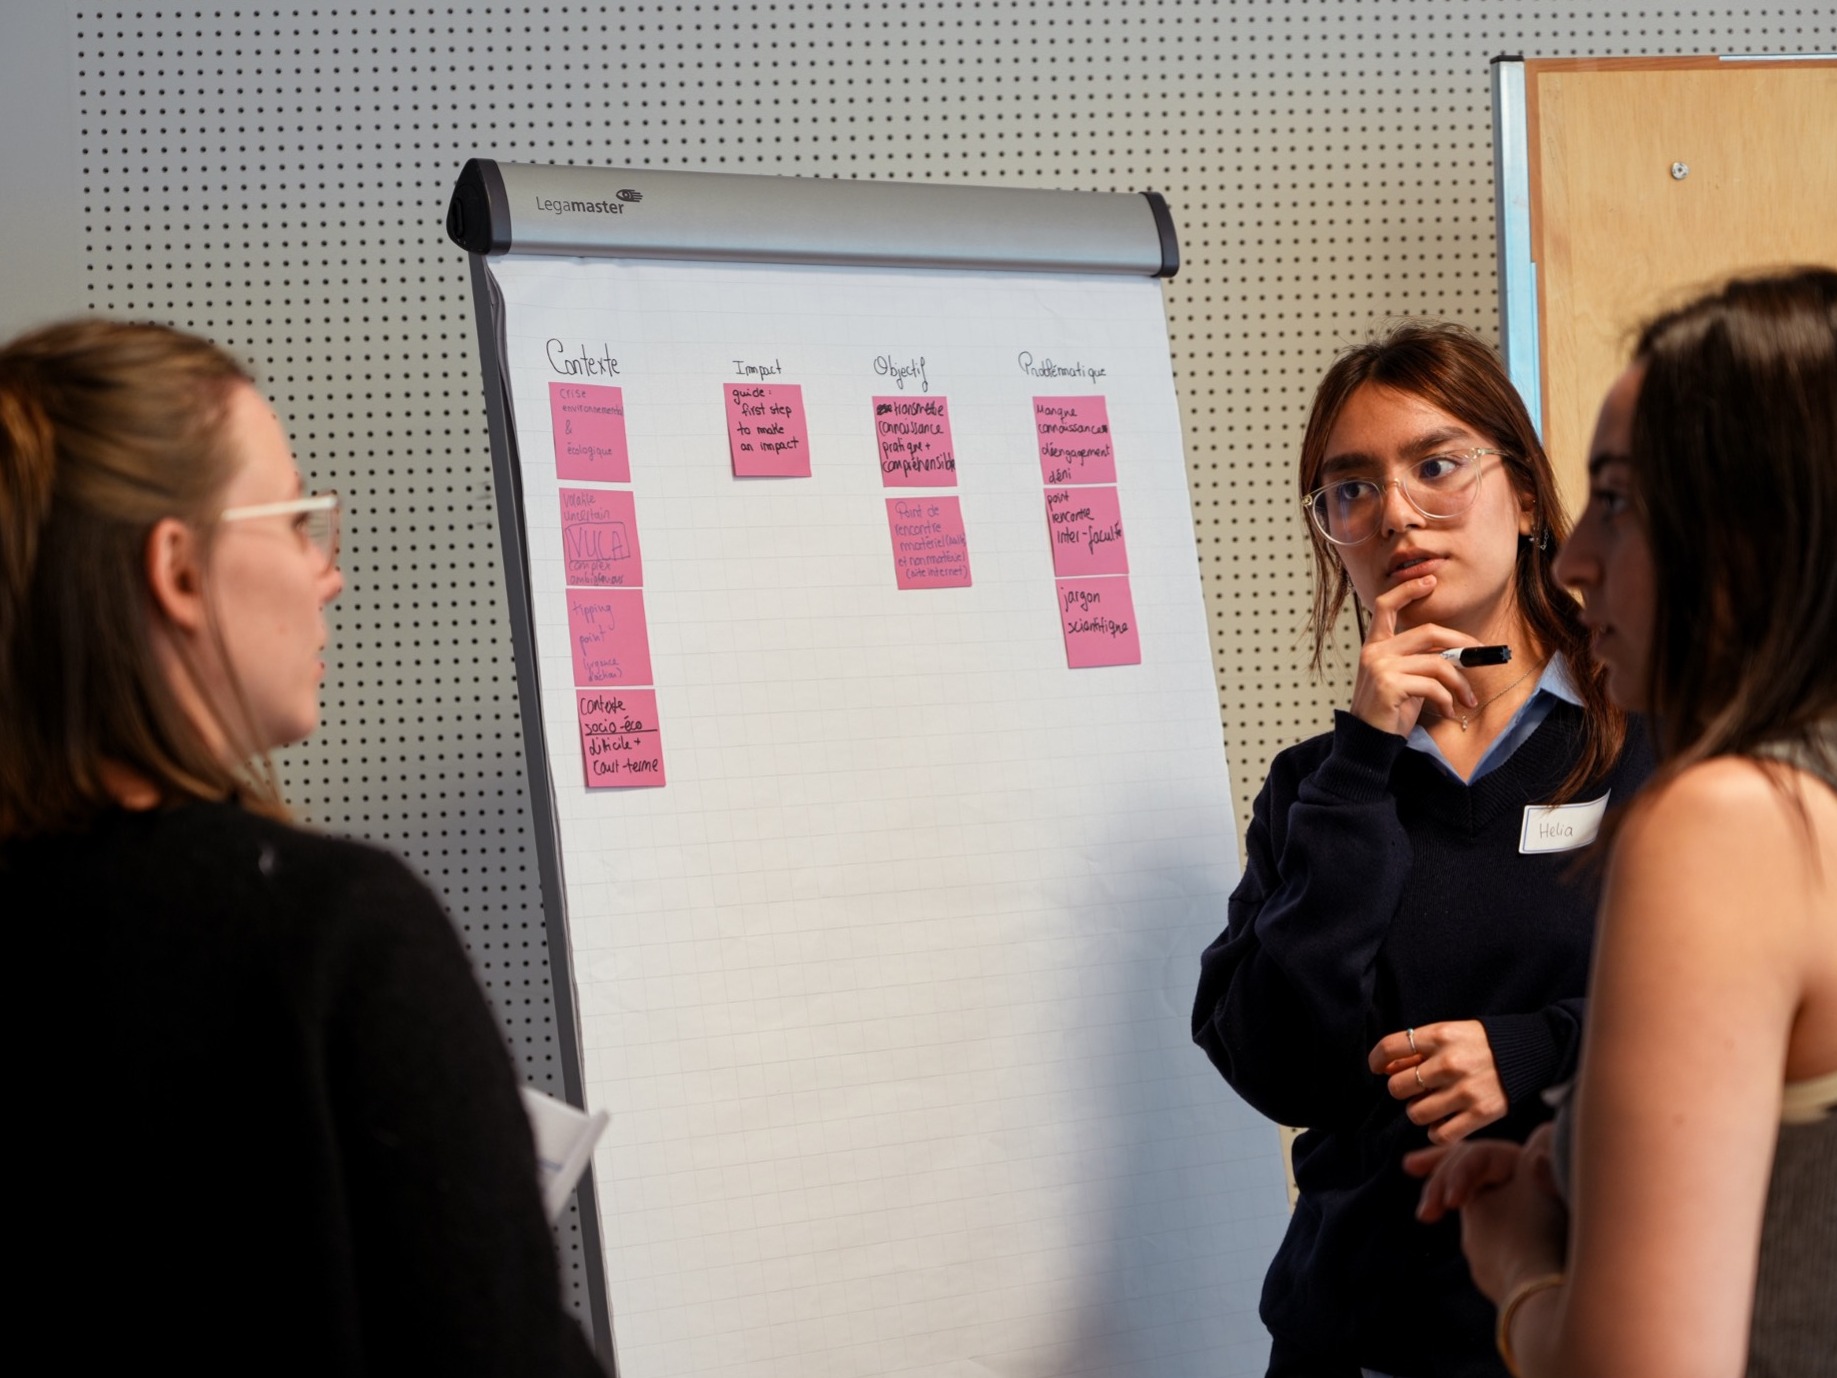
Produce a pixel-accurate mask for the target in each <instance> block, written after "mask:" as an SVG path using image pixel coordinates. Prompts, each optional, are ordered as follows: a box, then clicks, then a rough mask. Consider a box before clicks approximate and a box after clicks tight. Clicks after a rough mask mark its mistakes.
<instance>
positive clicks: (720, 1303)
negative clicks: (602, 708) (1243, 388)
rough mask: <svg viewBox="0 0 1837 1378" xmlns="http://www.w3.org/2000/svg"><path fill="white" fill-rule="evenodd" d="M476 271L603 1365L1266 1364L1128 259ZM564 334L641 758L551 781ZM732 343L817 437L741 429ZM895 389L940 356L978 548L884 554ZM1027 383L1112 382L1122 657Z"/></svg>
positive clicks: (1253, 1235) (557, 740)
mask: <svg viewBox="0 0 1837 1378" xmlns="http://www.w3.org/2000/svg"><path fill="white" fill-rule="evenodd" d="M491 271H492V272H493V273H494V274H495V276H496V278H497V280H498V283H499V285H500V287H501V289H502V293H503V298H504V309H505V321H506V327H505V345H506V359H507V364H508V372H509V378H510V386H511V391H512V401H513V411H514V425H515V428H516V438H517V442H518V449H519V453H520V456H521V464H522V485H523V512H524V522H525V531H526V536H527V540H528V548H529V561H530V580H531V590H532V599H533V620H534V625H535V631H536V644H537V670H538V677H539V681H540V685H541V698H542V703H541V708H542V715H543V721H544V725H545V730H546V737H547V749H548V751H549V754H550V761H549V765H550V773H551V778H552V779H553V781H554V782H555V793H556V797H555V800H554V808H555V811H556V819H557V831H558V835H559V837H560V841H561V847H562V854H563V871H564V875H565V892H566V895H565V898H566V908H567V917H568V927H569V934H570V957H571V960H572V964H573V974H574V980H575V983H576V985H577V987H578V990H579V997H580V1005H579V1008H580V1011H581V1036H582V1045H583V1049H584V1057H585V1062H586V1067H585V1073H586V1088H587V1101H588V1108H589V1109H591V1110H598V1109H605V1110H606V1111H608V1112H609V1113H610V1114H611V1116H612V1124H611V1127H610V1129H609V1130H608V1131H607V1134H606V1137H605V1139H604V1140H603V1141H602V1143H601V1146H600V1148H599V1150H598V1152H597V1153H596V1154H595V1158H594V1171H595V1175H596V1179H597V1182H598V1184H599V1192H600V1205H601V1214H602V1223H603V1233H604V1239H605V1247H606V1264H607V1278H608V1287H609V1290H610V1295H611V1302H612V1311H613V1324H614V1331H615V1335H616V1341H617V1349H618V1358H619V1365H620V1370H621V1373H622V1375H623V1378H663V1376H664V1375H678V1374H695V1375H723V1378H725V1376H726V1375H734V1378H738V1376H739V1375H747V1376H748V1378H754V1376H755V1375H773V1376H774V1378H775V1376H776V1375H785V1376H786V1378H790V1375H796V1378H829V1376H831V1375H833V1376H834V1378H844V1376H846V1378H866V1375H906V1374H927V1375H950V1378H972V1376H973V1375H975V1376H980V1375H1002V1378H1009V1376H1010V1375H1012V1376H1013V1378H1034V1376H1036V1375H1037V1378H1048V1375H1051V1376H1052V1378H1059V1376H1060V1375H1071V1374H1117V1375H1124V1374H1127V1375H1140V1378H1150V1376H1151V1375H1152V1378H1179V1376H1180V1375H1186V1374H1191V1375H1195V1378H1197V1375H1201V1374H1203V1375H1207V1376H1208V1378H1211V1376H1212V1375H1217V1374H1222V1373H1252V1372H1259V1371H1260V1369H1261V1356H1262V1353H1264V1352H1266V1350H1265V1349H1264V1348H1263V1342H1262V1332H1261V1327H1260V1326H1259V1325H1258V1323H1257V1321H1256V1317H1255V1298H1256V1292H1257V1288H1258V1284H1259V1282H1260V1279H1261V1275H1262V1271H1263V1268H1264V1267H1265V1265H1266V1264H1267V1261H1268V1259H1269V1257H1270V1255H1271V1253H1272V1252H1273V1250H1274V1246H1275V1243H1276V1240H1277V1239H1278V1238H1279V1236H1280V1233H1281V1230H1282V1227H1283V1224H1284V1222H1285V1219H1286V1213H1287V1208H1286V1199H1285V1194H1284V1188H1283V1179H1282V1171H1281V1167H1280V1163H1279V1161H1278V1158H1277V1147H1276V1143H1275V1138H1274V1136H1273V1135H1272V1134H1270V1133H1269V1131H1268V1128H1267V1126H1266V1125H1264V1124H1263V1123H1262V1121H1260V1120H1259V1119H1258V1118H1257V1117H1256V1116H1255V1115H1254V1114H1252V1113H1251V1112H1250V1111H1249V1110H1247V1109H1246V1108H1245V1107H1243V1106H1242V1105H1241V1104H1240V1103H1239V1102H1237V1101H1236V1100H1235V1098H1234V1097H1233V1096H1232V1095H1231V1093H1230V1092H1229V1091H1228V1090H1227V1089H1226V1088H1225V1087H1224V1085H1223V1084H1222V1083H1221V1082H1220V1081H1219V1080H1218V1078H1217V1076H1216V1075H1215V1074H1214V1073H1213V1072H1212V1070H1211V1069H1210V1067H1209V1066H1208V1064H1207V1063H1206V1061H1205V1059H1204V1057H1203V1056H1202V1055H1201V1054H1200V1053H1199V1052H1198V1051H1197V1050H1195V1049H1194V1048H1193V1047H1192V1046H1191V1044H1190V1042H1189V1040H1188V1033H1187V1011H1188V1008H1189V1006H1190V1001H1191V995H1192V986H1193V982H1194V980H1195V978H1196V974H1197V958H1198V953H1199V950H1200V948H1201V947H1202V946H1203V945H1204V944H1205V943H1206V942H1207V941H1209V940H1210V939H1211V938H1212V937H1213V936H1214V935H1215V934H1216V932H1217V931H1218V929H1219V928H1221V927H1222V926H1223V922H1224V907H1225V897H1226V895H1227V894H1228V893H1229V891H1230V889H1231V887H1232V885H1233V884H1234V883H1235V881H1236V878H1237V872H1238V862H1237V856H1236V848H1235V842H1234V839H1235V829H1234V826H1233V823H1232V817H1231V804H1230V791H1229V781H1228V777H1227V773H1226V764H1225V755H1224V749H1223V746H1222V743H1221V740H1220V730H1219V723H1218V712H1217V706H1216V700H1215V690H1214V685H1213V672H1212V665H1211V651H1210V645H1209V641H1208V637H1207V631H1206V623H1205V610H1204V606H1203V603H1202V600H1201V591H1200V581H1199V571H1198V563H1197V559H1196V555H1195V550H1194V542H1193V526H1192V516H1191V511H1190V507H1189V502H1188V496H1187V487H1186V477H1185V472H1184V466H1183V463H1182V450H1181V443H1180V430H1179V412H1178V408H1177V405H1176V402H1175V397H1174V389H1173V383H1172V378H1171V374H1170V371H1169V365H1168V349H1167V334H1166V324H1165V320H1164V318H1163V314H1162V304H1161V292H1160V287H1159V285H1158V284H1156V283H1153V282H1149V281H1146V280H1134V279H1126V280H1125V279H1111V278H1090V277H1062V276H1036V275H1024V274H997V273H948V274H947V273H933V272H923V273H921V272H900V271H893V270H873V269H854V268H817V267H776V266H764V265H723V264H700V265H691V264H674V263H631V262H604V261H592V262H586V261H568V260H555V259H534V258H532V259H518V258H515V257H512V258H509V259H504V260H499V261H496V262H494V263H493V264H492V267H491ZM552 342H559V347H557V346H556V345H555V344H554V343H552ZM570 358H586V359H593V360H597V361H598V362H597V363H595V364H594V365H593V367H594V368H596V369H597V370H599V371H600V372H599V376H594V377H591V378H579V377H576V378H575V381H585V382H591V383H595V384H611V385H616V386H618V387H619V388H620V389H621V395H622V398H623V405H624V420H625V427H626V436H627V442H628V445H629V451H630V484H629V491H630V492H631V493H632V495H633V502H634V513H635V522H636V527H637V530H638V532H639V538H640V540H641V545H642V552H643V578H644V589H643V593H644V610H645V616H646V619H647V621H648V634H649V652H650V672H651V680H650V683H651V684H652V685H653V686H654V692H655V694H656V705H655V714H656V719H657V721H658V722H660V723H661V726H662V741H663V753H664V760H665V770H666V775H667V784H665V785H664V786H663V787H662V788H647V789H629V790H627V789H599V790H594V791H591V792H589V791H588V790H587V789H586V788H585V786H584V783H583V772H582V762H581V750H582V746H581V741H582V737H581V731H580V726H579V721H578V718H577V694H576V688H575V681H574V662H573V658H572V656H571V653H570V646H569V641H568V618H567V595H566V585H565V574H564V558H563V555H564V550H563V543H562V537H561V531H560V507H559V494H558V489H559V487H560V484H559V483H558V480H557V477H556V473H555V458H554V456H555V446H554V435H553V431H552V428H551V416H550V407H549V385H550V383H552V382H555V381H558V380H560V379H562V377H563V375H561V374H560V373H558V372H557V363H558V362H560V364H561V366H562V367H566V366H567V365H566V363H565V361H566V360H568V359H570ZM608 360H611V361H614V362H615V363H616V372H612V371H609V370H610V368H611V367H612V366H611V365H609V364H608V363H607V362H606V361H608ZM915 362H916V363H918V364H919V367H918V369H917V370H916V371H915V370H914V368H913V365H914V364H915ZM765 366H770V367H773V368H776V369H781V370H782V371H781V372H776V373H773V374H772V375H770V376H771V381H772V382H773V383H775V384H796V385H797V386H798V387H800V388H801V393H802V401H803V408H804V416H805V420H806V422H807V427H808V441H809V459H810V468H811V472H810V476H809V477H807V478H803V477H784V478H738V477H735V475H734V472H733V463H732V457H731V452H730V435H729V431H728V424H727V415H726V410H725V404H724V400H723V392H722V389H723V386H724V385H731V384H733V383H737V382H741V381H744V380H745V379H746V378H748V377H749V376H751V377H757V376H758V372H757V370H758V369H760V368H762V367H765ZM749 369H751V370H753V372H752V373H750V374H749V373H748V372H747V370H749ZM902 383H903V387H902V386H900V384H902ZM902 394H903V395H909V396H919V397H922V396H943V397H947V398H948V400H949V415H950V425H951V432H952V440H953V443H954V454H955V460H956V465H955V480H956V481H955V484H954V486H953V487H951V488H950V489H949V492H950V495H951V496H952V497H954V498H956V499H957V500H958V501H959V503H960V510H961V516H962V521H963V526H964V532H965V536H966V538H967V543H968V550H969V552H970V565H971V571H972V574H973V580H972V583H971V584H970V586H968V587H950V588H909V589H901V588H900V587H898V586H897V583H896V581H895V571H894V558H893V550H892V544H891V542H892V537H891V536H890V533H889V524H888V519H887V514H886V506H885V500H886V497H887V496H888V490H887V489H886V488H885V487H884V486H883V483H882V474H881V466H880V454H879V449H878V446H877V443H876V437H875V429H874V413H873V408H872V406H871V399H872V398H873V397H875V396H886V395H895V396H897V395H902ZM1047 394H1078V395H1082V396H1096V395H1101V396H1103V397H1104V398H1105V400H1106V403H1107V407H1108V415H1109V418H1110V424H1111V427H1112V432H1113V437H1114V447H1115V452H1116V469H1117V485H1118V489H1119V491H1120V493H1121V496H1122V501H1123V503H1124V505H1125V508H1126V511H1127V516H1128V534H1129V555H1128V560H1129V579H1130V583H1131V586H1132V590H1133V602H1134V614H1135V616H1136V617H1137V618H1138V619H1139V635H1140V642H1141V661H1142V663H1141V664H1139V665H1122V666H1103V667H1097V668H1089V669H1070V668H1068V667H1067V663H1066V649H1065V645H1064V640H1063V633H1062V625H1061V620H1060V615H1059V608H1058V605H1057V594H1056V589H1055V581H1054V570H1053V558H1052V548H1051V540H1050V537H1049V535H1048V529H1047V525H1048V524H1047V522H1046V520H1045V516H1044V513H1043V511H1042V505H1041V468H1040V457H1039V448H1038V436H1037V431H1036V427H1035V418H1034V410H1033V399H1034V398H1035V397H1036V396H1041V395H1047ZM568 486H569V487H579V486H582V485H579V484H577V483H573V482H570V483H569V484H568Z"/></svg>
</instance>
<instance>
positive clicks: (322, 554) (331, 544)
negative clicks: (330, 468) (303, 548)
mask: <svg viewBox="0 0 1837 1378" xmlns="http://www.w3.org/2000/svg"><path fill="white" fill-rule="evenodd" d="M339 512H340V504H339V500H338V494H336V493H333V492H324V493H314V494H313V495H312V496H311V497H310V498H292V499H290V500H288V501H287V502H260V503H256V504H255V505H254V506H252V507H226V508H224V509H223V511H221V512H219V513H218V514H217V520H218V521H220V522H246V521H253V520H254V519H255V518H257V517H292V518H293V528H294V530H295V531H296V532H297V533H298V534H299V538H300V540H301V542H302V543H304V544H305V545H307V546H310V547H311V548H312V549H313V550H314V551H315V552H317V554H318V556H319V558H320V559H322V560H323V561H324V562H325V567H326V568H327V569H330V568H331V567H332V566H333V565H335V564H337V563H338V525H339V522H338V516H339Z"/></svg>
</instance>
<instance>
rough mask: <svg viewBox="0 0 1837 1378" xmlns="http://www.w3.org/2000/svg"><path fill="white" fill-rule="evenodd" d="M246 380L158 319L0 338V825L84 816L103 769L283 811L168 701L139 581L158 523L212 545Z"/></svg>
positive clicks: (42, 827)
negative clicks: (178, 526)
mask: <svg viewBox="0 0 1837 1378" xmlns="http://www.w3.org/2000/svg"><path fill="white" fill-rule="evenodd" d="M250 381H251V379H250V375H249V372H248V370H247V369H245V368H244V367H243V366H242V365H241V364H240V363H238V362H237V361H236V360H235V359H234V358H232V357H231V356H230V355H229V354H227V353H226V352H225V351H223V350H222V349H220V348H218V347H217V346H216V345H214V344H212V343H211V342H210V341H208V340H204V339H200V338H199V337H197V336H195V335H189V334H185V333H183V332H181V331H177V330H173V329H170V328H168V327H165V326H159V325H139V324H124V323H120V322H114V321H104V320H79V321H70V322H66V323H63V324H59V325H52V326H48V327H46V328H44V329H42V330H37V331H34V332H31V333H29V334H27V335H23V336H21V337H20V338H18V339H16V340H14V341H13V342H12V343H11V344H9V345H7V346H6V347H5V348H4V349H0V836H17V835H22V834H27V833H38V832H56V831H70V830H74V829H78V828H81V827H83V826H85V825H86V824H87V823H88V822H89V821H90V820H91V819H93V818H94V817H95V816H96V815H97V814H99V813H101V812H102V811H103V810H105V809H107V808H109V807H111V806H112V804H113V802H114V799H113V795H112V794H111V792H110V789H109V780H108V776H109V767H110V766H117V767H126V768H128V769H129V770H132V771H133V772H135V773H136V774H138V775H139V776H141V777H143V778H144V779H146V780H147V781H148V782H149V783H151V784H152V785H153V786H154V788H155V789H156V790H158V791H159V793H160V795H161V796H162V798H164V799H165V800H166V801H167V802H169V803H171V802H177V801H179V800H181V799H186V798H198V799H236V800H239V801H241V802H243V803H244V804H247V805H249V806H250V807H253V808H255V809H256V810H258V811H260V812H263V813H267V814H270V815H275V816H285V809H284V807H283V806H282V805H281V802H280V798H279V794H278V791H277V790H276V788H275V784H274V778H273V771H272V768H271V767H270V766H269V765H268V763H267V761H266V758H265V757H262V758H260V759H258V760H257V762H256V763H255V764H253V765H251V766H241V765H238V764H235V763H233V762H228V761H225V760H224V759H223V758H222V756H221V755H220V754H219V753H218V752H216V751H214V750H213V749H212V748H211V746H210V744H209V743H208V741H207V740H206V739H205V736H204V734H203V732H202V731H201V729H200V727H199V726H198V724H196V723H195V722H193V721H192V719H191V717H190V715H189V714H188V713H187V712H186V711H185V708H184V707H183V705H182V704H181V703H180V701H179V699H178V696H177V695H176V694H175V692H174V690H173V687H172V685H171V684H170V683H169V681H168V678H167V675H166V673H165V672H164V671H163V669H162V667H161V665H160V664H159V662H158V660H157V658H156V656H155V653H154V642H153V637H152V624H153V619H154V617H155V615H156V614H155V610H154V604H153V599H152V594H151V591H150V589H149V588H148V585H147V574H146V558H147V542H148V538H149V537H150V535H151V533H152V531H153V528H154V526H155V525H156V524H157V523H158V522H159V521H161V520H162V519H164V518H167V517H177V518H179V519H180V520H182V521H185V522H188V523H190V524H192V525H193V526H194V527H195V528H196V529H197V530H198V532H199V533H200V539H201V540H202V541H204V542H205V543H206V548H207V549H208V542H209V539H210V534H211V530H212V525H213V522H214V518H215V516H216V511H217V507H218V500H219V497H220V495H221V493H222V492H223V489H224V487H225V486H226V484H227V483H228V481H229V478H230V475H231V472H232V469H233V466H234V462H235V461H234V457H233V456H232V455H231V454H230V453H228V452H227V451H226V450H225V448H224V446H223V444H222V443H221V441H222V433H223V428H224V423H225V419H226V416H227V411H228V406H229V401H230V397H231V395H232V394H233V393H234V391H235V388H236V386H237V385H238V384H246V383H248V382H250ZM212 630H213V634H214V632H215V628H214V626H213V629H212ZM219 649H221V647H219ZM238 697H240V695H239V694H238ZM238 706H240V705H238Z"/></svg>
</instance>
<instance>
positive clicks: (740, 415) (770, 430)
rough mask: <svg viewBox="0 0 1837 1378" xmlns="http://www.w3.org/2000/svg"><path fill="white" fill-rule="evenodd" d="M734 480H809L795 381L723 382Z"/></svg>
mask: <svg viewBox="0 0 1837 1378" xmlns="http://www.w3.org/2000/svg"><path fill="white" fill-rule="evenodd" d="M721 393H722V395H723V396H724V397H726V399H727V448H728V449H729V450H730V451H731V452H732V454H733V461H734V477H735V478H809V477H810V426H809V423H808V422H806V421H805V420H804V390H803V389H802V388H801V387H799V386H798V385H797V384H796V383H723V384H722V385H721Z"/></svg>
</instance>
